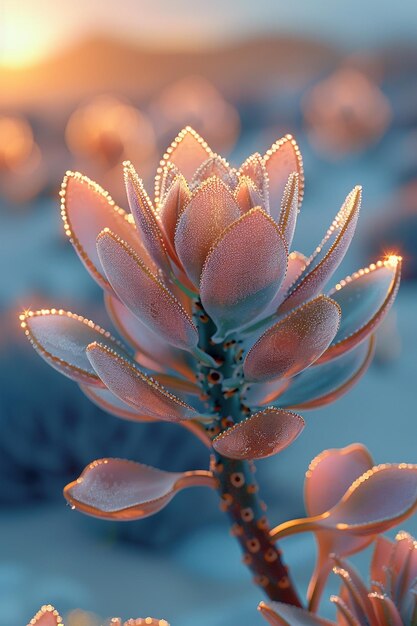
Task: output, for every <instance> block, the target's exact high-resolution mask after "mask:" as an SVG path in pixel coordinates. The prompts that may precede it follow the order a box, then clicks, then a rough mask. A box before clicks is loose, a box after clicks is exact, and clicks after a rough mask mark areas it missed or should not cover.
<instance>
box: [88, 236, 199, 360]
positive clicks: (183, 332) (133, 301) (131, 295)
mask: <svg viewBox="0 0 417 626" xmlns="http://www.w3.org/2000/svg"><path fill="white" fill-rule="evenodd" d="M97 250H98V254H99V258H100V260H101V263H102V265H103V267H104V270H105V272H106V275H107V278H108V280H109V282H110V284H111V286H112V287H113V289H114V291H115V293H116V294H117V296H118V297H119V298H120V300H121V301H122V302H123V303H124V304H125V305H126V306H127V307H128V308H129V309H130V310H131V311H132V313H134V315H136V317H137V318H138V319H139V320H140V321H141V322H142V323H143V324H145V325H146V326H147V327H148V328H150V329H151V330H152V331H153V332H154V333H156V334H158V335H159V336H160V337H161V339H163V340H165V341H167V342H168V343H170V344H171V345H173V346H175V347H176V348H181V349H183V350H192V349H193V348H194V347H195V346H196V345H197V343H198V332H197V328H196V327H195V325H194V324H193V321H192V319H191V318H190V316H189V315H188V313H187V312H186V311H185V310H184V308H183V307H182V305H181V303H180V302H179V301H178V300H177V299H176V298H175V296H174V295H173V294H172V293H171V291H169V289H168V288H167V287H166V286H165V285H164V284H163V283H162V281H161V280H160V279H159V278H158V277H157V276H155V274H153V273H152V272H151V271H150V270H149V268H148V267H146V265H145V264H144V263H142V261H141V260H140V259H139V258H138V257H137V256H136V255H135V253H134V251H133V250H132V249H131V248H129V246H127V245H126V243H125V242H124V241H122V240H121V239H119V238H118V237H116V236H115V235H114V234H113V233H112V232H110V231H109V230H104V231H103V232H102V233H100V235H99V237H98V238H97Z"/></svg>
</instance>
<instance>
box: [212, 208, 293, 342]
mask: <svg viewBox="0 0 417 626" xmlns="http://www.w3.org/2000/svg"><path fill="white" fill-rule="evenodd" d="M286 267H287V249H286V246H285V242H284V240H283V238H282V236H281V233H280V231H279V230H278V228H277V226H276V224H275V222H274V221H273V220H272V219H271V218H270V217H269V216H268V215H267V214H266V213H265V212H264V211H262V209H260V208H256V209H252V210H251V211H249V212H248V213H245V214H244V215H242V217H240V218H239V219H238V220H236V221H235V222H233V223H232V224H231V225H230V226H229V227H228V228H226V229H225V230H224V231H223V233H222V234H221V235H220V237H219V238H218V239H217V240H216V241H215V243H214V244H213V246H212V248H211V249H210V251H209V253H208V255H207V258H206V260H205V263H204V267H203V271H202V274H201V282H200V295H201V301H202V304H203V306H204V309H205V310H206V311H207V313H208V314H209V315H210V316H211V317H212V319H213V320H214V322H215V323H216V325H217V327H218V334H219V335H220V337H221V336H224V334H225V333H227V332H228V331H230V330H232V329H233V328H235V327H236V326H237V325H238V326H243V325H245V324H247V323H248V322H250V321H251V320H252V319H254V318H255V317H257V316H258V315H259V314H260V313H261V312H262V310H263V309H264V308H265V307H266V306H267V304H268V302H269V301H270V300H271V299H272V298H273V297H274V296H275V294H276V293H277V292H278V289H279V287H280V285H281V282H282V280H283V278H284V276H285V270H286Z"/></svg>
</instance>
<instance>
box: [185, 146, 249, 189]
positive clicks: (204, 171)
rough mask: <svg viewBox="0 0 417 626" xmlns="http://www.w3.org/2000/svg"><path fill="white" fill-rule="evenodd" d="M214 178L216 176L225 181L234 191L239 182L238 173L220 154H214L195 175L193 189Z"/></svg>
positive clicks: (191, 184) (191, 185)
mask: <svg viewBox="0 0 417 626" xmlns="http://www.w3.org/2000/svg"><path fill="white" fill-rule="evenodd" d="M212 176H216V177H217V178H219V179H220V180H221V181H223V182H224V184H225V185H226V187H228V188H229V189H234V188H235V187H236V185H237V182H238V177H237V174H236V171H235V170H234V169H233V168H231V167H230V165H229V163H228V162H227V161H226V159H224V158H223V157H221V156H219V155H218V154H214V155H213V156H212V157H209V158H208V159H207V160H206V161H204V163H202V164H201V165H200V167H199V168H198V169H197V170H196V172H195V173H194V176H193V178H192V180H191V183H190V187H191V189H196V188H197V187H199V186H200V185H201V184H202V183H203V182H204V181H205V180H207V179H208V178H212Z"/></svg>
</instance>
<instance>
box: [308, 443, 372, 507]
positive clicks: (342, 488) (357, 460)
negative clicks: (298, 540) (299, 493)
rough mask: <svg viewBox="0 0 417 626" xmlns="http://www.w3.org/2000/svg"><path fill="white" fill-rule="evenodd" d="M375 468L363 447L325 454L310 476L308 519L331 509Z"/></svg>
mask: <svg viewBox="0 0 417 626" xmlns="http://www.w3.org/2000/svg"><path fill="white" fill-rule="evenodd" d="M372 467H373V460H372V457H371V455H370V453H369V452H368V450H367V448H366V447H365V446H364V445H362V444H360V443H354V444H351V445H349V446H346V447H345V448H334V449H330V450H324V452H322V453H321V454H319V455H318V456H316V457H315V458H314V459H313V460H312V461H311V463H310V466H309V468H308V471H307V473H306V478H305V483H304V502H305V507H306V511H307V513H308V515H311V516H314V515H320V514H321V513H324V512H325V511H328V510H329V509H331V508H332V507H333V506H335V505H336V504H337V503H338V502H339V501H340V499H341V498H342V497H343V496H344V495H345V493H346V491H347V490H348V489H349V487H350V486H351V485H352V483H353V482H354V481H355V480H357V479H358V478H359V477H360V476H362V475H363V474H365V472H367V471H369V470H370V469H371V468H372Z"/></svg>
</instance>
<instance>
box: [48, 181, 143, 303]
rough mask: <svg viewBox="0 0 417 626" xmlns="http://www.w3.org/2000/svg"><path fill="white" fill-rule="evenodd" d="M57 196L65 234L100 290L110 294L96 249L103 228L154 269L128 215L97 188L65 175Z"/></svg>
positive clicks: (87, 182) (105, 193) (92, 182)
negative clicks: (125, 243) (128, 246)
mask: <svg viewBox="0 0 417 626" xmlns="http://www.w3.org/2000/svg"><path fill="white" fill-rule="evenodd" d="M60 195H61V215H62V219H63V221H64V228H65V233H66V234H67V236H68V237H69V238H70V241H71V243H72V244H73V246H74V248H75V250H76V252H77V254H78V256H79V257H80V259H81V260H82V262H83V263H84V265H85V266H86V268H87V270H88V271H89V272H90V274H91V275H92V276H93V278H94V279H95V280H96V281H97V282H98V284H99V285H100V287H102V288H103V289H106V290H110V291H111V287H110V285H109V282H108V280H107V278H106V275H105V273H104V270H103V268H102V266H101V263H100V259H99V258H98V255H97V250H96V239H97V235H98V234H99V233H100V232H101V231H102V230H103V228H106V227H108V228H111V229H112V230H113V231H114V232H115V233H116V234H117V235H118V236H120V237H122V238H123V239H124V240H125V241H126V242H128V244H129V245H130V246H131V247H132V248H133V249H134V250H135V252H136V254H137V255H138V256H139V257H140V258H141V259H142V260H143V261H144V262H145V263H148V264H151V266H153V262H152V260H151V258H150V257H149V254H148V253H147V251H146V248H145V246H144V245H143V243H142V242H141V240H140V237H139V233H138V231H137V230H136V228H135V225H134V222H133V219H132V217H131V215H130V214H128V213H126V212H125V211H123V209H120V208H119V207H118V206H116V204H115V203H114V201H113V200H112V198H111V197H110V195H109V194H108V193H107V192H106V191H104V189H102V188H101V187H100V185H98V184H97V183H95V182H94V181H92V180H90V179H89V178H87V176H83V175H82V174H80V173H79V172H67V174H66V176H65V178H64V180H63V183H62V187H61V193H60Z"/></svg>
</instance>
